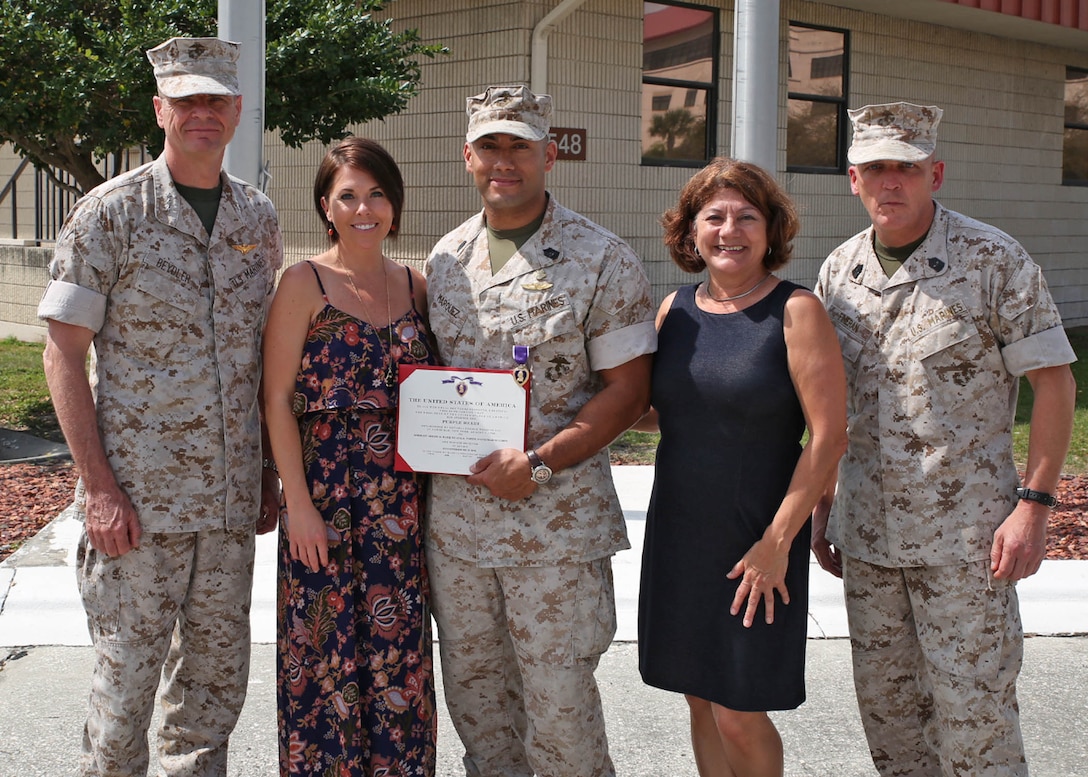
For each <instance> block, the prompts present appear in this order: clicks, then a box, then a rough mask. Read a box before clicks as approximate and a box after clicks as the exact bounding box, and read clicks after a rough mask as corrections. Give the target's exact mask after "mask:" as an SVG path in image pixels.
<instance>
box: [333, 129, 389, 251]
mask: <svg viewBox="0 0 1088 777" xmlns="http://www.w3.org/2000/svg"><path fill="white" fill-rule="evenodd" d="M342 167H354V168H355V169H356V170H365V171H366V172H368V173H370V174H371V175H372V176H374V180H376V181H377V182H378V186H380V187H381V189H382V191H383V192H385V196H386V197H388V198H389V203H390V204H391V205H392V206H393V224H392V226H391V227H390V228H389V237H392V238H395V237H396V236H397V233H398V232H400V216H401V212H402V211H403V210H404V178H403V177H401V174H400V168H399V167H397V163H396V162H395V161H393V157H392V156H391V155H390V154H389V152H388V151H386V150H385V149H384V148H383V147H382V145H381V144H380V143H378V142H377V141H376V140H371V139H370V138H357V137H351V138H347V139H345V140H342V141H340V143H338V144H337V145H335V146H333V147H332V148H330V149H329V151H328V153H327V154H325V158H324V159H322V160H321V164H320V165H319V166H318V168H317V175H316V176H314V208H316V209H317V215H318V216H320V217H321V223H322V224H324V225H325V229H326V230H327V231H329V240H331V241H332V242H333V243H335V242H336V241H337V240H339V239H340V235H339V234H337V232H336V230H335V229H334V228H333V225H332V222H330V221H329V220H328V219H327V218H326V217H325V208H323V207H322V206H321V200H322V199H324V198H325V197H328V196H329V193H330V192H331V191H332V184H333V181H335V180H336V174H337V173H338V172H340V168H342Z"/></svg>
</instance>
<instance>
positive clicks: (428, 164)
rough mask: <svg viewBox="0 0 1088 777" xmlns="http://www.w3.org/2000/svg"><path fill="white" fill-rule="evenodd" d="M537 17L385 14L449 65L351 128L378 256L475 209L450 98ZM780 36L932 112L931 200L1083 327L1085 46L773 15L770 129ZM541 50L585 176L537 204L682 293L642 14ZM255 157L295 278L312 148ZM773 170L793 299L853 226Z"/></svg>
mask: <svg viewBox="0 0 1088 777" xmlns="http://www.w3.org/2000/svg"><path fill="white" fill-rule="evenodd" d="M701 5H703V6H705V7H709V8H718V9H720V12H721V14H720V20H719V28H720V31H721V55H722V56H721V62H720V63H719V77H720V83H719V87H720V90H719V103H718V105H717V115H718V120H719V122H718V126H717V128H716V140H717V147H718V151H719V153H722V154H728V153H729V137H730V127H729V122H730V116H731V112H732V106H731V100H732V90H731V79H732V51H733V2H732V0H707V1H706V2H703V3H701ZM553 7H555V2H554V1H553V0H546V1H545V0H528V1H526V0H522V1H520V2H519V1H518V0H447V1H446V2H443V3H435V2H433V0H398V2H397V3H395V4H393V5H392V6H391V8H390V10H391V12H392V13H393V14H394V15H395V17H396V21H395V22H394V26H395V27H396V28H397V29H403V28H406V27H416V28H418V29H419V30H420V32H421V34H422V37H423V38H424V39H425V40H426V41H428V42H435V43H442V44H444V45H446V46H448V47H449V50H450V53H449V55H447V56H439V57H437V58H435V59H434V60H424V62H423V83H422V91H421V93H420V95H419V96H418V97H417V98H415V99H414V100H412V101H411V102H410V103H409V108H408V111H407V113H405V114H404V115H401V116H391V117H389V118H387V119H386V120H385V121H384V122H371V123H369V124H367V125H364V126H360V127H356V128H355V130H356V132H357V133H358V134H362V135H369V136H371V137H374V138H376V139H378V140H380V141H381V142H382V143H384V144H385V145H386V146H387V147H388V148H389V150H390V151H391V152H392V153H393V155H394V157H395V158H396V159H397V160H398V162H399V163H400V165H401V168H402V171H403V173H404V177H405V180H406V183H407V187H408V195H407V203H406V213H405V219H404V229H403V233H402V236H401V237H400V238H399V239H398V240H397V241H395V242H391V243H390V246H389V250H390V253H391V255H393V256H396V257H398V258H400V259H404V260H408V261H417V262H418V261H422V259H423V258H425V257H426V255H427V253H428V251H429V250H430V248H431V246H432V245H433V243H434V242H435V240H437V239H438V237H440V236H441V235H442V234H444V233H445V232H446V231H448V230H449V229H451V228H453V227H454V226H456V225H457V224H458V223H460V222H461V221H463V220H464V219H465V218H466V217H467V216H468V215H470V214H471V213H473V212H475V211H476V210H477V209H478V207H479V200H478V197H477V195H476V192H475V190H474V188H473V187H472V184H471V181H470V179H469V177H468V175H467V173H466V172H465V170H464V163H463V161H462V160H461V148H462V144H463V132H464V127H465V114H464V100H465V97H466V96H467V95H469V94H474V93H476V92H478V91H481V90H482V89H483V88H484V87H486V86H487V85H488V84H493V83H504V82H505V83H515V82H520V83H528V82H529V79H530V57H529V49H530V40H531V34H532V29H533V26H534V25H535V24H537V23H538V22H539V21H540V20H541V19H542V18H543V17H544V16H545V15H546V14H547V13H548V12H549V11H550V10H551V9H552V8H553ZM789 20H793V21H797V22H801V23H807V24H816V25H823V26H830V27H837V28H841V29H846V30H849V31H850V52H849V62H850V77H849V87H850V99H849V104H850V105H851V107H856V106H860V105H864V104H866V103H876V102H887V101H891V100H900V99H901V100H909V101H912V102H918V103H935V104H937V105H940V106H942V107H943V108H944V109H945V117H944V121H943V122H942V125H941V133H940V137H941V140H940V144H939V149H940V154H941V156H942V158H943V159H944V160H945V162H946V164H947V168H946V175H945V185H944V188H943V189H942V191H941V192H940V193H939V194H938V197H939V199H940V200H941V201H942V202H943V203H944V204H945V205H947V206H949V207H951V208H954V209H956V210H960V211H962V212H964V213H966V214H968V215H970V216H973V217H975V218H979V219H982V220H984V221H988V222H990V223H992V224H994V225H996V226H998V227H1000V228H1001V229H1004V230H1006V231H1007V232H1009V233H1010V234H1012V235H1013V236H1014V237H1016V238H1017V239H1019V240H1020V241H1021V242H1023V243H1024V245H1025V246H1026V247H1027V249H1028V250H1029V251H1030V252H1031V253H1032V255H1033V256H1034V257H1035V258H1036V260H1037V261H1039V263H1040V264H1041V265H1042V266H1043V268H1044V270H1045V272H1046V276H1047V279H1048V281H1049V283H1050V285H1051V287H1052V288H1053V291H1054V296H1055V298H1056V299H1057V300H1058V302H1059V304H1060V306H1061V310H1062V315H1063V317H1064V318H1065V321H1066V323H1067V324H1068V325H1070V326H1073V325H1088V261H1086V260H1088V257H1086V256H1085V252H1084V249H1083V246H1084V245H1086V244H1088V240H1086V238H1088V218H1086V215H1088V188H1086V187H1068V186H1062V185H1061V154H1062V121H1063V84H1064V77H1065V67H1066V66H1067V65H1074V66H1078V67H1088V47H1085V49H1084V50H1072V49H1062V48H1056V47H1052V46H1045V45H1042V44H1037V43H1029V42H1022V41H1014V40H1009V39H1003V38H997V37H993V36H989V35H982V34H978V33H975V32H971V31H967V30H959V29H956V30H953V29H950V28H945V27H940V26H937V25H932V24H923V23H919V22H911V21H903V20H899V19H892V18H889V17H884V16H879V15H875V14H871V13H863V12H859V11H854V10H847V9H842V8H838V7H836V6H832V5H827V4H823V3H816V2H808V0H782V23H781V27H780V40H781V45H782V49H781V57H780V61H781V63H782V77H781V86H780V88H779V94H778V101H779V106H780V110H779V115H780V116H781V117H782V121H783V122H785V116H786V84H785V73H786V70H785V64H786V53H787V51H786V47H787V29H788V22H789ZM548 48H549V72H548V91H549V92H550V93H551V94H552V95H553V96H554V97H555V116H554V124H555V125H556V126H566V127H581V128H585V130H586V132H587V135H588V154H587V160H586V161H585V162H567V161H564V162H559V163H557V165H556V167H555V169H554V170H553V172H552V173H551V175H550V176H549V188H550V189H551V190H552V191H553V192H554V193H555V194H556V196H557V197H558V198H559V199H560V201H562V202H563V203H564V204H566V205H569V206H570V207H573V208H575V209H577V210H579V211H581V212H582V213H584V214H586V215H587V216H589V217H590V218H592V219H594V220H596V221H598V222H599V223H601V224H602V225H604V226H605V227H607V228H609V229H611V230H613V231H615V232H616V233H617V234H619V235H620V236H622V237H624V238H626V239H627V240H628V241H629V242H630V243H631V245H632V246H633V247H634V248H635V250H636V251H638V253H639V254H640V255H641V256H642V257H643V260H644V262H645V264H646V269H647V272H648V274H649V275H650V278H651V280H652V282H653V283H654V290H655V293H656V294H657V296H658V297H663V296H664V295H665V294H666V293H668V292H669V291H670V290H672V289H673V288H675V286H676V285H678V284H680V283H684V282H690V280H691V278H692V276H688V275H685V274H684V273H681V272H680V271H679V270H677V269H676V268H675V267H674V266H673V265H672V263H671V262H670V261H669V259H668V256H667V254H666V253H665V250H664V248H663V246H662V244H661V238H660V234H661V231H660V227H659V224H658V219H659V217H660V214H661V213H662V211H664V210H665V209H666V208H667V207H669V206H670V205H671V204H672V203H673V202H674V200H675V198H676V194H677V192H678V191H679V189H680V187H681V186H682V185H683V183H684V182H685V181H686V180H687V179H688V177H690V175H691V174H692V172H693V171H692V170H691V169H690V168H662V167H643V166H641V165H640V164H639V158H640V147H639V111H640V94H641V63H642V4H641V3H639V2H638V1H637V0H586V2H585V3H584V4H583V5H582V6H581V7H580V8H579V9H578V10H577V11H575V12H574V13H573V14H572V15H571V16H569V17H567V19H565V20H564V21H563V22H562V23H561V24H559V26H558V27H556V29H555V30H553V32H552V34H551V36H550V38H549V46H548ZM265 145H266V149H267V154H268V158H269V162H270V165H271V172H272V183H271V187H270V191H269V194H270V195H271V197H272V199H273V201H274V202H275V203H276V206H277V208H278V209H279V212H280V217H281V220H282V223H283V228H284V232H285V236H286V238H287V248H288V261H291V262H293V261H298V260H300V259H303V258H305V257H307V256H309V255H311V254H313V253H316V252H318V251H321V250H323V249H324V247H325V245H326V243H325V235H324V233H323V232H322V231H321V224H320V222H319V220H318V217H317V214H316V213H315V212H314V208H313V203H312V184H313V175H314V172H315V170H316V169H317V165H318V162H319V161H320V159H321V156H322V154H323V153H324V148H323V147H320V146H319V145H318V144H310V145H308V146H307V147H305V148H303V149H300V150H292V149H285V148H283V147H282V146H281V145H280V144H279V143H278V141H277V140H276V138H275V137H274V136H272V135H271V134H269V135H268V136H266V141H265ZM778 167H779V170H778V171H777V172H778V175H779V178H780V180H782V181H783V182H784V183H785V185H786V186H787V188H788V190H789V191H790V192H791V193H792V194H793V195H794V197H795V199H796V200H797V202H798V206H799V208H800V211H801V214H802V217H803V222H802V224H803V227H802V233H801V237H800V238H799V240H798V242H797V246H796V250H795V254H794V255H795V259H794V261H793V262H792V263H791V264H790V265H789V266H788V267H787V268H785V269H784V271H783V274H784V275H785V276H786V277H789V278H791V279H793V280H797V281H798V282H801V283H805V284H809V285H811V284H812V283H813V282H814V280H815V277H816V272H817V269H818V268H819V265H820V263H821V261H822V260H823V257H824V256H826V255H827V253H828V252H829V251H830V250H831V249H833V248H834V247H835V246H836V245H838V243H840V242H841V241H842V240H843V239H845V238H846V237H848V236H849V235H852V234H854V233H855V232H857V231H858V230H860V229H862V228H863V227H865V226H866V224H867V220H866V218H865V214H864V211H863V210H862V208H861V205H860V203H859V202H858V201H857V199H856V198H855V197H853V196H852V195H851V194H850V188H849V182H848V180H847V179H846V177H845V176H838V175H812V174H805V175H801V174H786V173H785V172H784V168H785V126H784V124H783V126H781V127H780V129H779V154H778ZM2 293H3V292H0V294H2Z"/></svg>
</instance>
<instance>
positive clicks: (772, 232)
mask: <svg viewBox="0 0 1088 777" xmlns="http://www.w3.org/2000/svg"><path fill="white" fill-rule="evenodd" d="M723 189H735V190H736V191H737V192H739V193H740V195H741V196H742V197H744V199H746V200H748V202H750V203H752V205H754V206H755V207H756V209H757V210H758V211H759V212H760V213H761V214H762V215H763V217H764V218H765V219H767V244H768V247H769V248H770V249H771V250H770V253H769V254H767V256H765V257H764V258H763V266H764V267H766V268H767V270H768V271H773V270H777V269H778V268H779V267H782V266H783V265H785V264H786V262H788V261H789V260H790V257H791V255H792V254H793V239H794V238H795V237H797V233H798V231H799V230H800V228H801V221H800V219H799V218H798V217H797V208H796V207H794V204H793V201H792V200H791V199H790V197H789V195H788V194H786V190H785V189H783V188H782V187H781V186H779V184H778V181H776V180H775V179H774V176H772V175H771V174H770V173H768V172H767V171H766V170H764V169H763V168H761V167H758V166H756V165H753V164H750V163H748V162H741V161H739V160H736V159H730V158H728V157H716V158H715V159H712V160H710V163H709V164H707V166H706V167H704V168H703V169H702V170H700V171H699V172H697V173H696V174H695V175H693V176H692V177H691V179H690V180H689V181H688V182H687V183H686V184H684V188H683V189H681V190H680V200H679V202H677V203H676V205H675V207H672V208H669V210H667V211H665V213H664V215H663V216H662V217H661V224H662V226H664V227H665V245H666V246H668V248H669V255H670V256H672V260H673V261H674V262H676V264H677V265H678V266H679V267H680V268H681V269H683V270H686V271H688V272H702V271H703V270H704V269H706V262H705V261H703V258H702V257H701V256H699V254H697V253H696V252H695V240H694V238H693V236H692V225H693V224H694V222H695V217H696V216H697V215H698V214H699V211H700V210H702V209H703V206H705V205H706V204H707V202H709V201H710V199H711V198H712V197H713V196H714V195H716V194H717V193H718V192H720V191H722V190H723Z"/></svg>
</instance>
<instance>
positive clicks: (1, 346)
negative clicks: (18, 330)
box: [0, 337, 64, 442]
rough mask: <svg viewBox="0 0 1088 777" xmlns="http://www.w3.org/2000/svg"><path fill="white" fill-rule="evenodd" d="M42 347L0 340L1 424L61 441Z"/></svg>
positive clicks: (14, 340) (7, 427)
mask: <svg viewBox="0 0 1088 777" xmlns="http://www.w3.org/2000/svg"><path fill="white" fill-rule="evenodd" d="M43 348H44V346H43V345H42V344H41V343H24V342H20V341H18V340H16V339H14V338H10V337H9V338H8V339H6V340H0V427H4V428H6V429H15V430H16V431H20V432H29V433H30V434H33V435H36V436H38V437H43V438H45V439H47V440H52V441H54V442H64V436H63V435H62V434H61V432H60V426H58V424H57V417H56V415H55V414H54V412H53V402H52V400H50V399H49V389H48V387H47V386H46V385H45V373H44V371H43V369H42V350H43Z"/></svg>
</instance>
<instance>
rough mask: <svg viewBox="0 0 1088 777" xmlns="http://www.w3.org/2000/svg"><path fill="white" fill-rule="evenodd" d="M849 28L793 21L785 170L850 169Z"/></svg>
mask: <svg viewBox="0 0 1088 777" xmlns="http://www.w3.org/2000/svg"><path fill="white" fill-rule="evenodd" d="M849 36H850V34H849V32H847V31H846V30H838V29H834V28H831V27H816V26H812V25H806V24H798V23H797V22H790V56H789V106H788V116H787V124H786V169H787V170H789V171H790V172H796V173H843V172H845V170H846V145H847V143H846V140H847V130H848V127H849V121H848V118H847V115H846V105H847V98H848V96H849V90H848V79H847V75H848V74H849V72H850V68H849V60H848V52H849V44H850V37H849Z"/></svg>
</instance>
